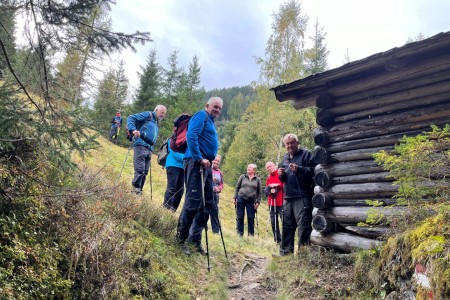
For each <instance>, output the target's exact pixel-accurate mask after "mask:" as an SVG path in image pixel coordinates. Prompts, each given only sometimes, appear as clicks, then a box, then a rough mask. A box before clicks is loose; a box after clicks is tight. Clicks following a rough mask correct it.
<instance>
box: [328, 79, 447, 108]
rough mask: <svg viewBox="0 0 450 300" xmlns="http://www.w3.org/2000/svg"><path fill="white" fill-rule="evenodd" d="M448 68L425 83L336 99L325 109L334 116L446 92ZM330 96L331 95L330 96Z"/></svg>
mask: <svg viewBox="0 0 450 300" xmlns="http://www.w3.org/2000/svg"><path fill="white" fill-rule="evenodd" d="M449 78H450V70H446V71H445V72H442V73H439V77H438V78H435V81H434V82H432V83H431V84H427V85H414V86H412V87H411V88H410V89H407V90H402V91H399V92H395V93H389V94H384V95H381V96H375V97H374V96H372V97H367V98H361V99H358V100H357V101H350V102H348V100H347V99H348V98H347V99H337V100H334V101H336V104H335V105H334V106H333V107H330V108H328V109H327V110H328V111H330V112H331V113H333V114H334V115H335V116H342V115H347V114H350V113H354V112H357V111H367V110H370V109H375V108H379V107H383V106H386V105H392V104H396V103H399V102H402V101H410V100H414V99H418V98H423V97H428V96H431V95H436V94H446V93H448V92H449V91H450V82H449V80H448V79H449ZM330 97H331V96H330Z"/></svg>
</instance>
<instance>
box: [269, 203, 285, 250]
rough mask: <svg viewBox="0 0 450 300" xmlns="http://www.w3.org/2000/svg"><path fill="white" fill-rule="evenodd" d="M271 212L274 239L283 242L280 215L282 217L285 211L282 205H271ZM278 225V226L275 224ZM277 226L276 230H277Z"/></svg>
mask: <svg viewBox="0 0 450 300" xmlns="http://www.w3.org/2000/svg"><path fill="white" fill-rule="evenodd" d="M269 209H270V210H269V212H270V223H271V225H272V233H273V238H274V241H275V242H277V243H280V242H281V230H280V222H279V221H278V220H279V217H281V215H282V213H283V207H282V206H269ZM275 225H276V226H275ZM275 228H276V230H275Z"/></svg>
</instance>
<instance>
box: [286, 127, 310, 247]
mask: <svg viewBox="0 0 450 300" xmlns="http://www.w3.org/2000/svg"><path fill="white" fill-rule="evenodd" d="M283 143H284V145H285V147H286V150H287V151H288V153H287V154H286V155H285V156H284V157H283V161H282V162H281V166H280V168H279V169H278V176H279V177H280V180H281V181H282V182H283V184H284V191H285V196H284V202H283V206H284V213H283V231H282V235H281V244H280V254H281V255H285V254H290V253H294V238H295V230H296V229H298V246H299V247H300V246H303V245H307V244H309V242H310V236H311V231H312V228H311V221H312V210H313V207H312V196H313V194H314V168H315V166H316V163H315V161H314V156H313V155H312V153H311V152H310V151H308V150H306V149H304V148H299V145H298V138H297V136H296V135H295V134H287V135H286V136H284V138H283Z"/></svg>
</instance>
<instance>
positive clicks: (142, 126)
mask: <svg viewBox="0 0 450 300" xmlns="http://www.w3.org/2000/svg"><path fill="white" fill-rule="evenodd" d="M166 112H167V109H166V107H165V106H164V105H157V106H156V108H155V111H152V112H151V111H144V112H141V113H137V114H134V115H131V116H129V117H128V119H127V127H128V130H129V131H130V132H132V133H133V135H134V139H135V140H134V143H133V147H134V156H133V166H134V177H133V181H132V182H131V184H132V185H133V188H134V189H133V191H134V192H135V193H136V194H138V195H141V194H142V188H143V187H144V183H145V178H146V177H147V174H148V170H149V168H150V160H151V156H152V151H153V145H154V144H155V143H156V139H157V138H158V124H159V121H161V120H162V119H164V117H165V116H166Z"/></svg>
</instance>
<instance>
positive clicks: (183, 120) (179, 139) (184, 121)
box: [170, 113, 208, 153]
mask: <svg viewBox="0 0 450 300" xmlns="http://www.w3.org/2000/svg"><path fill="white" fill-rule="evenodd" d="M191 118H192V115H189V114H186V113H182V114H181V115H179V116H178V117H177V118H176V119H175V121H173V133H172V136H171V137H170V149H171V150H172V151H174V152H179V153H185V152H186V149H187V141H186V134H187V130H188V124H189V121H190V120H191ZM207 120H208V113H206V118H205V123H206V121H207Z"/></svg>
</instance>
